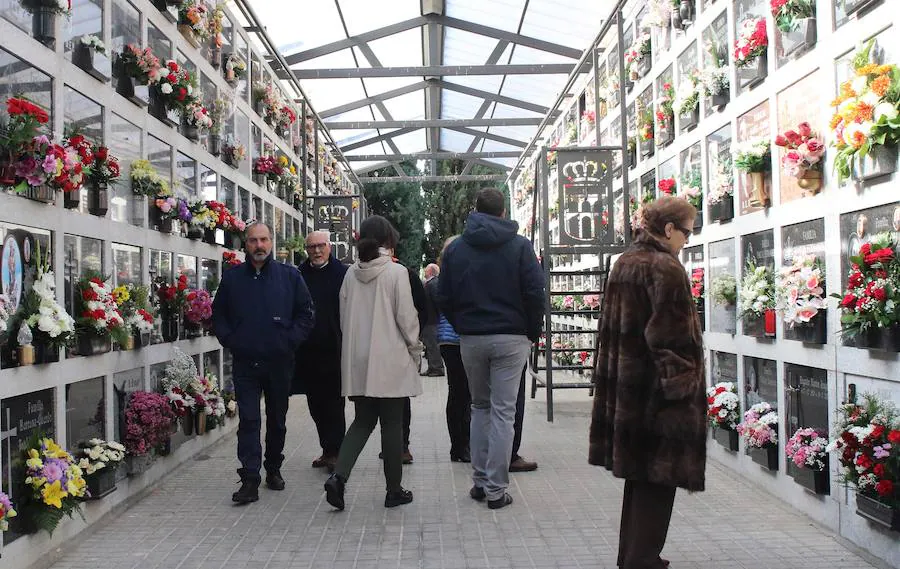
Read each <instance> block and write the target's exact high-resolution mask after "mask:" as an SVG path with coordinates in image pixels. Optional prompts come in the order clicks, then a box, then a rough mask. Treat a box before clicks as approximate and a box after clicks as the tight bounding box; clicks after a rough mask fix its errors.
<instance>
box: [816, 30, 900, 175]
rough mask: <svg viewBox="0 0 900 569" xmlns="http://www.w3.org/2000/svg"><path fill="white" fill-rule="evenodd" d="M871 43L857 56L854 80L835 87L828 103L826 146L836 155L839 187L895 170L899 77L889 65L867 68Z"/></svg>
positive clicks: (899, 138)
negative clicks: (835, 92)
mask: <svg viewBox="0 0 900 569" xmlns="http://www.w3.org/2000/svg"><path fill="white" fill-rule="evenodd" d="M873 42H874V40H872V41H870V42H869V43H868V44H867V45H866V46H865V47H864V48H863V49H862V50H860V51H859V52H857V54H856V56H855V57H854V58H853V68H854V72H855V76H854V77H853V78H852V79H849V80H847V81H845V82H844V83H842V84H841V87H840V94H839V95H838V97H837V98H836V99H835V100H834V101H832V103H831V106H832V107H834V109H835V111H834V115H833V116H832V118H831V123H830V127H831V129H832V137H831V145H832V146H833V147H835V148H836V149H837V155H836V156H835V158H834V169H835V171H836V172H837V176H838V183H841V184H842V183H843V182H844V180H846V179H847V178H849V177H850V176H851V174H852V176H853V179H854V180H856V181H857V182H864V181H866V180H869V179H871V178H875V177H877V176H882V175H885V174H889V173H891V172H894V171H895V170H896V169H897V143H898V142H900V117H898V110H900V72H898V70H897V66H895V65H876V64H875V63H870V62H869V60H870V52H871V50H872V46H873Z"/></svg>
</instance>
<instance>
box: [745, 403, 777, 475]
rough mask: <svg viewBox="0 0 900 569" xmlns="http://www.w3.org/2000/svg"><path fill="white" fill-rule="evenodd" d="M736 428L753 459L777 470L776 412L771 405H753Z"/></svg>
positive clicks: (770, 468)
mask: <svg viewBox="0 0 900 569" xmlns="http://www.w3.org/2000/svg"><path fill="white" fill-rule="evenodd" d="M736 428H737V432H738V434H739V435H740V436H741V438H742V439H744V444H745V445H746V446H747V450H748V452H749V454H750V456H751V458H752V459H753V461H754V462H757V463H759V464H761V465H763V466H764V467H766V468H768V469H769V470H778V413H777V412H775V410H774V409H773V408H772V406H771V405H770V404H769V403H766V402H762V403H757V404H756V405H753V406H752V407H750V409H748V410H747V412H746V413H744V420H743V421H741V423H740V424H738V426H737V427H736ZM760 451H763V452H760Z"/></svg>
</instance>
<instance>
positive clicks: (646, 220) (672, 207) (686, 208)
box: [642, 196, 697, 235]
mask: <svg viewBox="0 0 900 569" xmlns="http://www.w3.org/2000/svg"><path fill="white" fill-rule="evenodd" d="M642 213H643V225H644V227H643V228H644V229H645V230H646V231H649V232H650V233H653V234H654V235H663V234H664V233H665V232H666V224H667V223H670V222H671V223H674V224H675V225H679V224H681V223H683V222H684V221H687V220H693V219H694V218H695V217H696V216H697V208H695V207H694V206H692V205H691V204H690V202H688V201H687V200H686V199H682V198H676V197H674V196H662V197H661V198H659V199H658V200H656V201H655V202H652V203H649V204H647V205H645V206H644V207H643V212H642ZM692 225H693V222H692Z"/></svg>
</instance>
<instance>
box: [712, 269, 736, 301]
mask: <svg viewBox="0 0 900 569" xmlns="http://www.w3.org/2000/svg"><path fill="white" fill-rule="evenodd" d="M710 290H711V291H712V300H713V302H715V303H716V304H719V305H722V306H734V304H735V303H736V302H737V281H736V280H735V278H734V276H733V275H731V274H729V273H722V274H721V275H719V276H717V277H716V278H714V279H713V281H712V284H711V285H710Z"/></svg>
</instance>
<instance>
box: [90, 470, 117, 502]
mask: <svg viewBox="0 0 900 569" xmlns="http://www.w3.org/2000/svg"><path fill="white" fill-rule="evenodd" d="M85 482H87V488H88V493H89V494H90V496H89V497H87V498H85V499H86V500H99V499H100V498H103V497H105V496H109V495H110V494H112V493H113V492H115V491H116V469H115V468H111V467H109V466H107V467H106V468H103V469H102V470H98V471H97V472H95V473H94V474H91V475H90V476H86V477H85Z"/></svg>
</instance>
